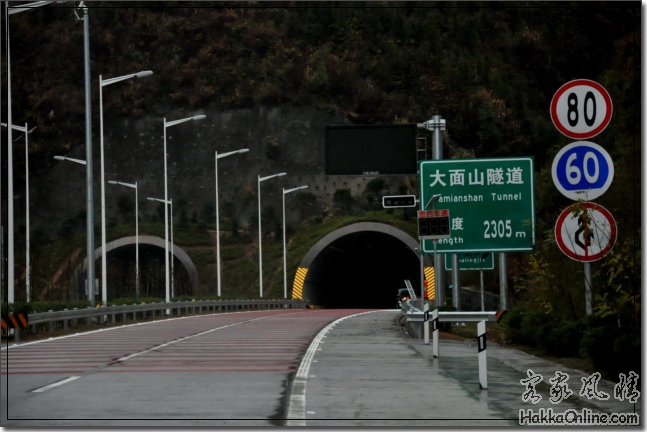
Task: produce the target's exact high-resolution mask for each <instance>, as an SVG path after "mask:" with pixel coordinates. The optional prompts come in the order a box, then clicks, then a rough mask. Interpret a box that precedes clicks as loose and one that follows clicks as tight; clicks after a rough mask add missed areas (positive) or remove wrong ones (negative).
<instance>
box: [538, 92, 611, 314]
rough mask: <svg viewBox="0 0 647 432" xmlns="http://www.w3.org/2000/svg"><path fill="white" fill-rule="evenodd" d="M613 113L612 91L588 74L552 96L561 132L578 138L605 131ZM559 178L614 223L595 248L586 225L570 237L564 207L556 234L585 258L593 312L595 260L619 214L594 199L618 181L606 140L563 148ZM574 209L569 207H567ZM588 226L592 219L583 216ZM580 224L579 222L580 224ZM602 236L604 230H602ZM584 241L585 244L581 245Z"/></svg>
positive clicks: (602, 219) (562, 186) (601, 219)
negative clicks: (610, 92)
mask: <svg viewBox="0 0 647 432" xmlns="http://www.w3.org/2000/svg"><path fill="white" fill-rule="evenodd" d="M612 116H613V102H612V101H611V96H610V95H609V92H608V91H607V90H606V89H605V88H604V87H603V86H602V85H601V84H599V83H597V82H595V81H591V80H588V79H577V80H573V81H569V82H567V83H566V84H564V85H562V86H561V87H560V88H559V89H558V90H557V92H555V94H554V95H553V98H552V100H551V102H550V118H551V120H552V121H553V124H554V125H555V127H556V128H557V130H558V131H559V132H561V133H562V134H563V135H565V136H567V137H569V138H573V139H588V138H592V137H594V136H596V135H598V134H599V133H601V132H602V131H603V130H604V129H606V127H607V126H608V125H609V122H610V121H611V117H612ZM552 174H553V182H554V183H555V187H557V189H558V190H559V191H560V192H561V193H562V195H564V196H566V197H567V198H570V199H572V200H575V201H578V200H585V201H584V206H585V207H588V208H589V209H591V212H592V213H594V214H595V215H596V217H597V220H598V223H599V224H600V226H605V227H608V232H602V233H601V234H602V237H603V241H602V242H600V240H598V242H599V245H597V248H596V249H595V252H596V253H593V258H592V257H591V256H590V254H589V249H590V246H591V244H590V239H591V238H593V235H590V236H586V235H585V236H584V237H585V238H584V242H582V241H581V240H579V233H581V232H582V229H578V230H576V231H575V234H574V237H573V238H572V243H571V242H566V241H565V239H567V238H568V236H569V234H571V235H572V233H570V232H569V231H568V229H567V227H568V225H571V226H573V223H572V221H571V222H570V223H569V221H568V220H566V219H567V217H566V216H565V214H564V213H562V215H560V217H559V218H558V219H557V225H556V227H555V237H556V238H557V240H558V246H559V248H560V249H561V250H562V252H564V254H566V255H567V256H568V257H569V258H572V259H575V260H578V261H583V262H584V295H585V303H586V314H587V315H591V314H592V313H593V293H592V281H591V261H595V260H596V259H599V258H601V257H602V256H604V255H605V254H606V253H607V252H608V251H609V249H610V248H611V247H613V244H614V243H615V239H616V235H617V231H616V226H615V221H614V220H613V216H611V213H609V212H608V211H607V210H606V209H604V208H600V207H599V206H595V205H594V204H593V203H589V202H588V200H591V199H594V198H597V197H599V196H600V195H602V194H603V193H604V192H606V191H607V189H608V188H609V186H610V185H611V182H612V181H613V174H614V168H613V161H612V160H611V157H610V156H609V154H608V153H607V152H606V150H605V149H604V148H602V147H601V146H599V145H597V144H595V143H593V142H590V141H578V142H574V143H572V144H569V145H567V146H565V147H564V148H562V149H561V150H560V151H559V153H557V156H555V159H554V160H553V167H552ZM567 211H568V210H567ZM580 222H582V228H583V229H586V228H587V227H586V225H587V222H586V220H585V219H584V218H582V217H580V218H579V221H578V225H579V223H580ZM574 228H577V226H575V227H574ZM596 234H597V235H598V237H600V233H596ZM578 246H579V248H578Z"/></svg>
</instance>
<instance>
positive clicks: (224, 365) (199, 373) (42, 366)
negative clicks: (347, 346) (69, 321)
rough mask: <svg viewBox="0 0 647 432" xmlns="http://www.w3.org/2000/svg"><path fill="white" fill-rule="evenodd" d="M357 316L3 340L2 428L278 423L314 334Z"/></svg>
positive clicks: (261, 318) (237, 317) (215, 321)
mask: <svg viewBox="0 0 647 432" xmlns="http://www.w3.org/2000/svg"><path fill="white" fill-rule="evenodd" d="M357 312H361V310H271V311H250V312H239V313H221V314H212V315H199V316H189V317H182V318H177V319H166V320H160V321H155V322H147V323H141V324H136V325H129V326H122V327H108V328H104V329H102V330H100V331H94V332H90V333H78V334H75V335H70V336H65V337H60V338H53V339H48V340H43V341H37V342H32V343H30V342H26V343H22V344H19V345H14V346H10V347H8V348H7V346H3V350H2V371H1V378H2V400H3V401H4V402H5V403H3V404H2V405H3V406H2V424H3V425H5V426H16V427H29V426H61V425H67V426H103V425H105V426H122V425H134V426H155V425H159V426H164V425H174V426H178V425H186V426H223V425H225V426H226V425H234V426H257V425H266V426H272V425H277V424H280V423H281V422H280V419H281V418H282V417H284V416H285V400H284V397H285V390H286V386H288V385H289V381H290V379H291V376H290V375H291V374H292V373H293V372H295V371H296V369H297V368H298V366H299V363H300V361H301V358H302V356H303V354H304V352H305V350H306V349H307V347H308V345H309V344H310V342H311V341H312V339H313V338H314V337H315V336H316V335H317V333H318V332H319V331H320V330H321V329H322V328H323V327H325V326H326V325H327V324H328V323H330V322H332V321H334V320H336V319H338V318H340V317H342V316H346V315H351V314H354V313H357ZM171 395H174V396H171ZM178 397H179V398H181V401H182V402H181V403H177V401H178ZM241 405H243V406H241ZM169 421H171V422H172V423H169Z"/></svg>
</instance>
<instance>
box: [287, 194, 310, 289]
mask: <svg viewBox="0 0 647 432" xmlns="http://www.w3.org/2000/svg"><path fill="white" fill-rule="evenodd" d="M307 187H308V185H304V186H299V187H295V188H292V189H286V188H283V298H284V299H287V298H288V279H287V262H286V261H287V258H286V242H285V196H286V195H287V194H289V193H292V192H295V191H298V190H301V189H306V188H307Z"/></svg>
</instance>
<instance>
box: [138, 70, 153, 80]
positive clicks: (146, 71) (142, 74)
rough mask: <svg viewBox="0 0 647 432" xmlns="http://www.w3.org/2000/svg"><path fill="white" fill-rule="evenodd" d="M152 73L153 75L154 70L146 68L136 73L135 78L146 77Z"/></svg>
mask: <svg viewBox="0 0 647 432" xmlns="http://www.w3.org/2000/svg"><path fill="white" fill-rule="evenodd" d="M151 75H153V71H152V70H145V71H141V72H137V73H136V74H135V78H145V77H147V76H151Z"/></svg>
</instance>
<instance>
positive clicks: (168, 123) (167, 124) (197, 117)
mask: <svg viewBox="0 0 647 432" xmlns="http://www.w3.org/2000/svg"><path fill="white" fill-rule="evenodd" d="M204 118H206V116H205V115H204V114H198V115H194V116H192V117H186V118H182V119H179V120H171V121H166V117H165V118H164V201H163V202H165V203H167V204H168V203H169V202H170V201H169V199H168V170H167V163H166V128H169V127H171V126H175V125H178V124H180V123H184V122H188V121H196V120H202V119H204ZM164 249H165V250H166V253H165V254H164V255H165V272H166V278H165V279H166V282H165V284H166V301H167V302H168V301H170V298H169V295H170V284H169V281H170V278H169V257H168V205H165V206H164ZM168 313H170V310H167V314H168Z"/></svg>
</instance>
